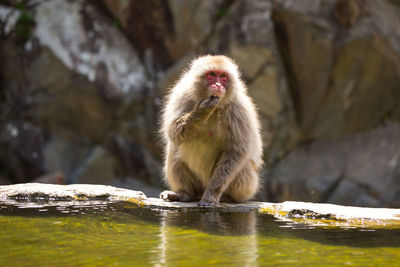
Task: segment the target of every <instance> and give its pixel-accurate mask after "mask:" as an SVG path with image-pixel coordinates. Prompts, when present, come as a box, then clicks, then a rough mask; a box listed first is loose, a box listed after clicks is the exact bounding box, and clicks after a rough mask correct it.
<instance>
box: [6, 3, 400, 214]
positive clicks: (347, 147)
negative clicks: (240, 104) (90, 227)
mask: <svg viewBox="0 0 400 267" xmlns="http://www.w3.org/2000/svg"><path fill="white" fill-rule="evenodd" d="M204 53H222V54H226V55H228V56H230V57H232V58H234V59H235V60H236V61H237V63H238V64H239V66H240V68H241V71H242V74H243V77H244V79H245V80H246V82H247V85H248V89H249V94H250V95H251V96H252V97H253V99H254V101H255V102H256V104H257V107H258V109H259V113H260V119H261V122H262V125H263V139H264V143H265V144H266V145H265V159H266V161H267V165H268V170H266V171H265V175H264V177H263V178H264V179H265V183H264V184H265V187H266V188H264V190H263V191H262V193H261V194H260V198H262V199H269V200H274V201H284V200H289V199H290V200H306V201H307V200H309V201H328V202H335V203H340V204H357V205H373V206H396V205H397V206H398V205H399V204H400V200H399V199H398V198H396V196H397V195H398V194H397V193H396V192H399V190H400V184H399V183H398V181H397V180H396V179H398V177H399V175H398V170H399V164H400V163H398V161H397V160H395V159H396V158H398V157H400V151H399V148H398V147H399V143H400V138H399V137H398V136H399V135H398V134H397V133H398V127H397V126H396V123H398V121H399V120H400V109H399V107H400V105H399V104H400V91H399V84H400V6H399V4H398V3H397V1H389V0H382V1H369V0H365V1H364V0H351V1H341V0H337V1H336V0H329V1H322V0H321V1H319V0H317V1H315V0H306V1H287V0H285V1H280V0H278V1H274V3H271V1H263V0H254V1H245V0H234V1H225V0H211V1H201V0H190V1H181V0H169V1H161V0H160V1H158V0H155V1H136V0H135V1H117V0H103V1H62V0H53V1H24V2H20V1H3V2H2V4H1V5H0V58H1V64H0V112H1V117H0V150H1V151H2V153H1V154H0V176H1V177H2V181H4V180H7V179H8V180H9V182H26V181H31V180H32V179H33V178H35V177H38V176H40V175H42V174H45V173H54V172H57V171H58V172H60V173H61V174H60V175H65V182H66V183H76V182H85V183H103V184H115V183H116V181H118V184H119V185H120V186H123V181H124V179H126V180H127V181H128V180H129V181H130V179H131V178H128V177H133V178H136V179H141V180H142V181H145V182H147V183H149V184H152V185H160V183H161V179H160V177H161V168H160V166H161V158H162V155H161V151H162V149H161V144H160V143H159V141H158V138H157V128H158V125H157V123H158V114H159V110H160V105H161V98H162V97H163V96H164V95H165V94H166V92H167V90H168V87H169V86H171V84H172V83H173V82H174V81H175V80H176V78H178V77H179V75H180V73H181V71H182V68H184V67H185V66H186V64H187V62H189V61H190V60H191V59H192V58H194V57H196V56H197V55H198V54H204ZM388 122H390V123H389V126H385V125H387V123H388ZM374 129H381V130H374ZM358 140H361V141H359V142H360V143H357V142H358ZM382 142H384V143H385V144H386V146H387V148H388V149H383V148H382V146H381V145H380V144H381V143H382ZM304 143H307V145H304ZM356 144H357V145H356ZM389 148H390V149H389ZM377 159H379V160H377ZM363 163H364V164H363ZM388 164H389V165H390V167H388V166H389V165H388ZM355 166H357V167H355ZM368 166H374V171H372V169H371V170H370V169H369V168H372V167H368ZM355 169H357V171H355ZM366 174H368V175H366ZM121 181H122V182H121ZM2 183H4V182H2ZM126 184H127V185H126V186H128V183H126ZM366 188H367V189H366ZM136 189H140V188H136ZM350 192H351V193H350Z"/></svg>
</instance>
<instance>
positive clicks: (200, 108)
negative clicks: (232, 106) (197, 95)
mask: <svg viewBox="0 0 400 267" xmlns="http://www.w3.org/2000/svg"><path fill="white" fill-rule="evenodd" d="M218 102H219V97H217V96H214V95H211V96H210V97H209V98H206V99H204V100H201V101H200V102H199V103H198V104H197V105H196V106H194V109H193V114H192V115H193V116H197V117H204V116H205V117H207V116H208V115H209V114H211V113H212V112H213V111H214V109H215V108H216V106H217V104H218Z"/></svg>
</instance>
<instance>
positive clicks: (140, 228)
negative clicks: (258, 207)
mask: <svg viewBox="0 0 400 267" xmlns="http://www.w3.org/2000/svg"><path fill="white" fill-rule="evenodd" d="M0 244H1V249H0V266H15V267H17V266H204V265H211V264H213V265H220V266H270V265H272V266H274V265H275V266H291V265H295V266H300V265H301V266H309V265H321V266H322V265H323V266H332V265H357V266H396V265H398V264H400V230H383V229H377V230H373V229H340V228H338V229H324V228H315V227H313V226H307V225H300V224H290V223H287V222H281V221H276V219H274V218H273V217H272V216H269V215H261V214H257V213H255V212H241V213H227V212H217V211H210V210H209V211H176V210H150V209H144V208H138V207H137V206H135V205H134V204H131V203H123V202H120V203H101V202H98V203H92V204H91V205H89V206H85V205H79V206H77V205H75V206H59V207H42V208H18V207H16V206H9V205H4V204H3V205H1V204H0Z"/></svg>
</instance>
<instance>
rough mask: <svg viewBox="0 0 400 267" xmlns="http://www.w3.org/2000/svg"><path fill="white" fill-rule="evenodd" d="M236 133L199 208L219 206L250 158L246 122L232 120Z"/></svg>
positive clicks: (223, 154) (222, 155) (213, 175)
mask: <svg viewBox="0 0 400 267" xmlns="http://www.w3.org/2000/svg"><path fill="white" fill-rule="evenodd" d="M230 121H231V124H232V127H231V128H233V129H234V131H236V132H234V131H233V132H231V136H230V137H231V140H230V141H229V142H228V143H230V145H229V147H227V148H226V149H225V151H223V152H222V154H221V155H220V158H219V160H218V162H217V164H216V166H215V168H214V171H213V173H212V176H211V180H210V183H209V185H208V187H207V188H206V190H205V191H204V194H203V196H202V198H201V200H200V202H199V203H198V205H199V206H214V205H216V204H218V202H219V200H220V198H221V195H222V194H223V192H224V191H225V190H226V188H227V187H228V186H229V184H230V183H231V182H232V180H233V179H234V178H235V177H236V176H237V174H238V173H239V171H240V170H241V169H242V168H243V166H244V165H245V163H246V159H247V158H248V147H249V136H248V135H247V134H243V133H248V131H249V130H248V129H246V128H247V127H249V125H248V124H247V123H246V122H245V121H241V120H236V121H235V120H234V119H230Z"/></svg>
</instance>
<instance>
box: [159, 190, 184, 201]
mask: <svg viewBox="0 0 400 267" xmlns="http://www.w3.org/2000/svg"><path fill="white" fill-rule="evenodd" d="M160 198H161V199H163V200H165V201H181V202H189V201H192V198H191V197H190V196H189V195H188V194H186V193H184V192H174V191H170V190H165V191H164V192H162V193H161V194H160Z"/></svg>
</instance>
